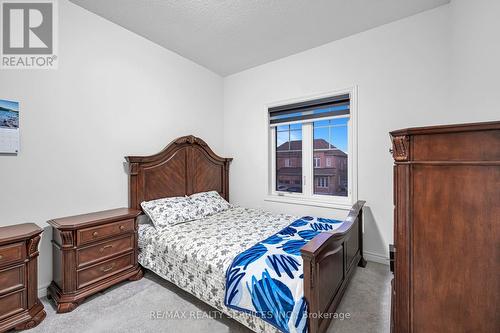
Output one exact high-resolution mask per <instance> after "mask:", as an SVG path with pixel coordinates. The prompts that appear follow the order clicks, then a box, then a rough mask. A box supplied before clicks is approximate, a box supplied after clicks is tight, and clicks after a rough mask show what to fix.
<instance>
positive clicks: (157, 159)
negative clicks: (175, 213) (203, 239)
mask: <svg viewBox="0 0 500 333" xmlns="http://www.w3.org/2000/svg"><path fill="white" fill-rule="evenodd" d="M126 160H127V162H128V165H129V206H130V207H131V208H133V209H140V203H141V202H142V201H148V200H154V199H159V198H166V197H175V196H183V195H191V194H193V193H197V192H205V191H212V190H215V191H217V192H219V194H220V195H221V196H222V197H223V198H225V199H226V200H228V201H229V164H230V162H231V160H232V159H231V158H223V157H220V156H218V155H217V154H215V153H214V152H213V151H212V149H210V147H209V146H208V145H207V144H206V143H205V141H203V140H202V139H200V138H197V137H195V136H192V135H188V136H184V137H180V138H178V139H176V140H174V141H172V142H171V143H170V144H168V145H167V147H165V149H163V150H162V151H161V152H159V153H157V154H154V155H150V156H127V157H126Z"/></svg>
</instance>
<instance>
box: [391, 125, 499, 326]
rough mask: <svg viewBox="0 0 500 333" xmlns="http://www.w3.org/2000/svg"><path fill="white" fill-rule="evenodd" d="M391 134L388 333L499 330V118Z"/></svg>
mask: <svg viewBox="0 0 500 333" xmlns="http://www.w3.org/2000/svg"><path fill="white" fill-rule="evenodd" d="M390 135H391V139H392V155H393V158H394V161H395V166H394V205H395V209H394V243H395V244H394V247H395V265H394V280H393V283H392V286H393V291H392V292H393V294H392V299H393V304H392V305H393V306H392V316H391V320H392V322H391V327H392V330H393V332H396V333H406V332H412V333H424V332H425V333H433V332H437V333H443V332H454V333H459V332H474V333H479V332H500V121H497V122H488V123H476V124H461V125H448V126H433V127H422V128H410V129H403V130H398V131H393V132H391V133H390Z"/></svg>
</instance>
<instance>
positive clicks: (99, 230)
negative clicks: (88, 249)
mask: <svg viewBox="0 0 500 333" xmlns="http://www.w3.org/2000/svg"><path fill="white" fill-rule="evenodd" d="M134 223H135V222H134V219H130V220H124V221H119V222H113V223H108V224H104V225H100V226H97V227H92V228H86V229H81V230H78V231H77V233H76V239H77V245H82V244H87V243H91V242H93V241H96V240H100V239H104V238H107V237H112V236H116V235H120V234H123V233H126V232H131V231H133V230H134Z"/></svg>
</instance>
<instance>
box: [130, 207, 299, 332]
mask: <svg viewBox="0 0 500 333" xmlns="http://www.w3.org/2000/svg"><path fill="white" fill-rule="evenodd" d="M296 219H297V217H295V216H291V215H284V214H271V213H269V212H265V211H262V210H258V209H248V208H241V207H234V208H232V209H229V210H227V211H224V212H221V213H218V214H215V215H212V216H210V217H208V218H205V219H203V220H197V221H191V222H186V223H182V224H178V225H174V226H169V227H165V228H155V227H153V226H152V225H150V224H141V225H140V226H139V263H140V264H141V265H142V266H143V267H145V268H147V269H150V270H151V271H153V272H155V273H156V274H158V275H159V276H161V277H162V278H164V279H166V280H168V281H170V282H172V283H174V284H175V285H177V286H178V287H180V288H182V289H184V290H185V291H187V292H189V293H191V294H193V295H194V296H196V297H197V298H199V299H201V300H202V301H204V302H206V303H208V304H209V305H211V306H213V307H214V308H216V309H218V310H220V311H222V312H224V313H226V314H228V315H229V316H230V317H232V318H233V319H235V320H237V321H239V322H241V323H242V324H244V325H245V326H247V327H248V328H250V329H251V330H253V331H255V332H277V331H278V330H277V329H276V328H275V327H274V326H272V325H270V324H269V323H267V322H265V321H263V320H262V319H260V318H258V317H256V316H254V315H250V314H247V313H242V312H240V311H234V310H231V309H229V308H227V307H226V306H225V305H224V292H225V285H226V271H227V269H228V268H229V266H230V265H231V263H232V262H233V259H234V258H235V257H236V256H237V255H238V254H239V253H241V252H243V251H245V250H246V249H248V248H250V247H252V246H253V245H255V244H256V243H257V242H259V241H261V240H263V239H266V238H268V237H270V236H272V235H274V234H276V233H277V232H279V231H280V230H281V229H283V228H285V227H286V226H288V225H289V224H290V223H291V222H293V221H294V220H296Z"/></svg>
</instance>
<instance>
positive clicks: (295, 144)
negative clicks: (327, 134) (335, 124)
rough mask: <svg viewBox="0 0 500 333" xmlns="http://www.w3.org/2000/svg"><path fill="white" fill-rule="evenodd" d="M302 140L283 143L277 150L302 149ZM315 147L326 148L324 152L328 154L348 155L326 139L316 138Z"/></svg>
mask: <svg viewBox="0 0 500 333" xmlns="http://www.w3.org/2000/svg"><path fill="white" fill-rule="evenodd" d="M301 149H302V140H292V141H287V142H284V143H282V144H281V145H279V146H278V147H277V148H276V151H280V152H281V151H290V150H301ZM314 149H324V152H325V153H326V154H328V155H335V156H347V154H346V153H344V152H343V151H342V150H340V149H338V148H337V147H335V146H334V145H330V144H329V143H328V141H326V140H324V139H314Z"/></svg>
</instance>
